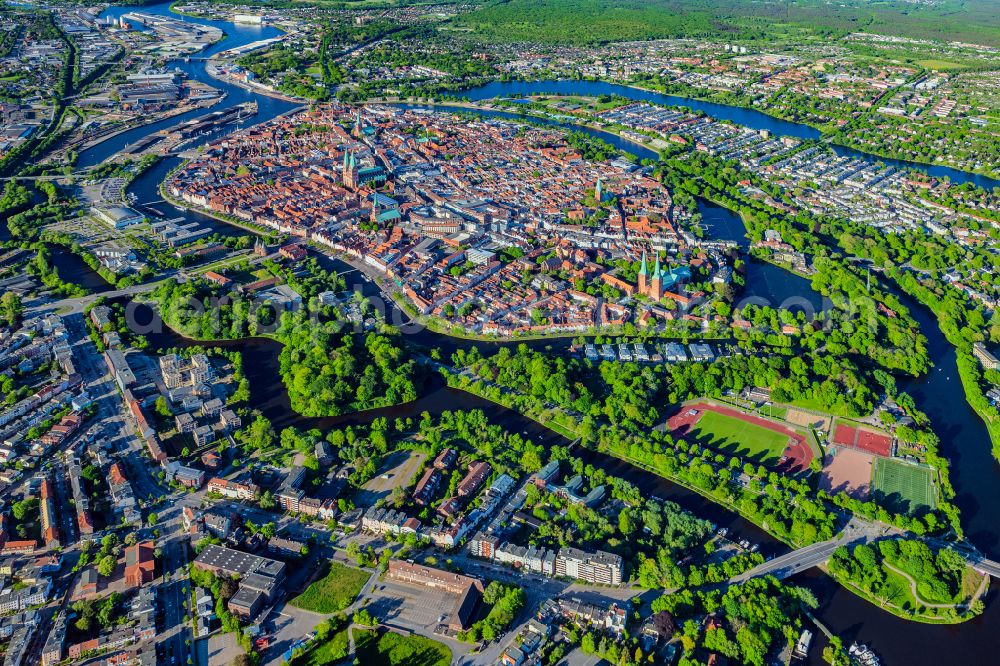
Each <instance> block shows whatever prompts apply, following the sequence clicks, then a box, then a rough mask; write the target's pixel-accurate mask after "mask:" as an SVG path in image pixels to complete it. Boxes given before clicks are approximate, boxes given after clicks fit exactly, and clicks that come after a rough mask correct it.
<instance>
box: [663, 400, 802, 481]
mask: <svg viewBox="0 0 1000 666" xmlns="http://www.w3.org/2000/svg"><path fill="white" fill-rule="evenodd" d="M692 410H694V411H695V412H696V413H695V414H691V411H692ZM706 411H713V412H717V413H719V414H723V415H724V416H729V417H732V418H735V419H739V420H740V421H745V422H747V423H752V424H753V425H755V426H760V427H761V428H767V429H768V430H773V431H774V432H778V433H781V434H782V435H787V436H788V445H787V446H786V447H785V450H784V452H783V453H782V455H783V456H785V458H787V460H785V462H784V463H783V464H781V465H779V466H778V467H777V469H778V471H780V472H787V473H791V474H794V473H797V472H804V471H806V470H808V469H809V463H811V462H812V459H813V451H812V448H810V446H809V443H808V442H806V438H805V435H802V434H801V433H799V432H796V431H795V430H793V429H792V428H789V427H788V426H784V425H781V424H780V423H775V422H774V421H769V420H767V419H765V418H761V417H759V416H754V415H752V414H744V413H743V412H741V411H737V410H735V409H730V408H729V407H723V406H721V405H715V404H708V403H704V402H699V403H695V404H693V405H684V406H683V407H682V408H681V410H680V411H679V412H677V413H676V414H674V415H673V416H671V417H670V418H669V419H667V428H668V429H669V430H670V433H671V434H672V435H674V436H675V437H683V436H684V435H686V434H687V433H688V432H689V431H690V430H691V426H693V425H694V424H695V423H697V422H698V421H699V420H700V419H701V415H702V414H704V413H705V412H706Z"/></svg>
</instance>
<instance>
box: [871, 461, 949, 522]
mask: <svg viewBox="0 0 1000 666" xmlns="http://www.w3.org/2000/svg"><path fill="white" fill-rule="evenodd" d="M933 481H934V472H933V470H931V469H929V468H927V467H921V466H920V465H913V464H911V463H908V462H903V461H902V460H896V459H893V458H876V462H875V473H874V475H873V481H872V490H873V493H874V496H875V499H876V500H881V501H882V502H887V503H888V504H889V506H890V507H891V508H893V509H894V510H896V511H900V512H904V513H913V512H914V511H917V510H919V509H922V508H924V507H926V508H929V509H933V508H934V507H935V506H936V505H937V503H936V501H935V499H934V483H933Z"/></svg>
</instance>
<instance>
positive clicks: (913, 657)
mask: <svg viewBox="0 0 1000 666" xmlns="http://www.w3.org/2000/svg"><path fill="white" fill-rule="evenodd" d="M141 10H142V11H146V12H154V13H160V14H163V13H168V12H169V9H168V5H167V4H161V5H152V6H148V7H143V8H141ZM126 11H129V9H127V8H120V7H119V8H111V9H110V10H108V11H107V12H105V14H103V15H102V16H108V15H110V16H118V15H120V14H122V13H124V12H126ZM189 20H194V19H189ZM205 22H206V23H211V24H212V25H216V26H217V27H221V28H223V29H224V30H225V31H226V33H227V35H228V36H227V38H226V40H224V41H223V42H222V43H220V44H217V45H215V46H213V47H211V48H209V49H208V50H207V51H206V53H209V54H210V53H215V52H218V51H219V50H224V49H226V48H231V47H233V46H236V45H239V44H246V43H249V42H252V41H256V40H258V39H264V38H266V37H271V36H274V35H276V34H277V32H276V31H275V29H273V28H269V27H265V28H260V27H252V26H244V25H234V24H232V23H228V22H208V21H205ZM177 64H178V65H179V66H181V68H182V69H183V70H184V71H186V72H187V74H188V75H189V76H190V77H191V78H194V79H197V80H200V81H204V82H206V83H208V84H210V85H213V86H216V87H219V88H222V89H224V90H225V91H226V92H227V93H228V95H227V98H226V99H225V100H224V101H223V102H220V104H224V105H232V104H236V103H238V102H243V101H251V100H254V101H257V102H258V104H259V105H260V113H259V114H258V116H257V117H256V118H255V119H253V122H262V121H265V120H268V119H270V118H273V117H274V116H276V115H278V114H280V113H282V112H284V111H287V110H289V109H291V108H293V106H294V105H292V104H290V103H288V102H284V101H281V100H276V99H272V98H266V97H262V96H259V95H256V94H253V93H250V92H248V91H245V90H243V89H242V88H238V87H236V86H233V85H230V84H228V83H223V82H220V81H216V80H214V79H212V78H211V77H208V75H207V74H206V73H205V72H204V65H203V63H201V62H192V63H188V64H183V63H177ZM470 93H471V94H470ZM532 93H548V94H555V93H564V94H590V95H595V94H603V93H609V94H620V95H624V96H627V97H630V98H632V99H637V100H647V101H655V102H658V103H664V104H672V105H682V106H687V107H689V108H694V109H699V110H702V111H705V112H706V113H711V114H712V115H714V116H716V117H719V118H723V119H729V120H733V121H734V122H739V123H741V124H745V125H747V126H749V127H755V128H757V129H769V130H771V131H773V132H774V133H776V134H786V135H791V136H798V137H803V138H815V137H816V136H817V135H818V133H817V132H816V130H814V129H812V128H808V127H805V126H801V125H796V124H794V123H788V122H786V121H781V120H777V119H775V118H772V117H770V116H767V115H765V114H762V113H760V112H757V111H752V110H746V109H736V108H732V107H726V106H722V105H718V104H710V103H707V102H697V101H694V100H688V99H684V98H679V97H673V96H669V95H661V94H659V93H651V92H645V91H639V90H637V89H634V88H629V87H626V86H618V85H614V84H607V83H597V82H587V81H558V82H545V83H533V84H528V83H520V82H518V83H503V84H500V83H498V84H490V85H489V86H484V87H482V88H479V89H476V91H469V92H466V93H464V94H465V95H467V96H470V97H472V98H473V99H485V98H487V97H493V96H497V95H506V96H509V95H526V94H532ZM200 113H205V110H199V111H198V112H196V113H195V114H194V115H197V114H200ZM180 120H181V118H174V119H171V120H170V121H168V122H166V124H165V125H164V126H169V125H171V124H173V123H176V122H179V121H180ZM154 129H158V127H156V125H152V126H148V127H146V128H141V129H138V130H133V131H132V132H130V133H126V134H123V135H121V136H119V137H116V138H114V139H110V140H109V141H108V142H105V143H102V144H100V145H99V146H97V147H95V148H93V149H91V151H85V152H84V153H83V154H81V165H85V164H88V163H89V164H95V163H97V162H99V161H101V160H102V159H104V158H106V157H107V156H109V155H110V154H112V153H113V152H115V151H116V150H118V149H120V148H121V147H122V146H124V145H125V143H127V142H129V141H134V140H136V139H137V138H140V137H142V136H144V135H146V134H147V133H148V132H150V131H153V130H154ZM608 136H610V135H608ZM210 138H211V137H204V139H203V140H208V139H210ZM602 138H604V137H602ZM614 138H615V139H618V137H614ZM607 140H609V141H611V140H610V139H607ZM615 145H619V144H617V143H616V144H615ZM630 148H631V150H630V152H635V150H634V149H635V146H630ZM859 154H860V153H859ZM102 155H103V157H102ZM869 159H871V158H870V157H869ZM176 164H177V161H176V160H166V161H164V162H163V163H161V164H160V165H157V166H156V167H154V168H153V169H151V170H150V171H148V172H147V173H145V174H143V175H142V176H140V177H139V178H138V179H137V180H136V181H135V182H134V183H133V184H132V186H130V188H129V191H130V192H135V193H136V194H137V196H138V197H139V202H140V203H149V202H151V201H155V200H158V199H159V195H158V194H157V193H156V192H157V185H158V183H159V182H160V181H162V179H163V177H164V176H165V174H166V172H167V171H169V170H170V169H171V168H172V167H173V166H174V165H176ZM914 168H918V169H921V170H924V171H926V172H927V173H930V174H931V175H935V176H939V177H940V176H944V175H947V176H949V177H950V178H952V180H953V181H954V182H965V181H967V180H973V181H974V182H977V183H979V184H985V185H986V186H992V185H996V184H997V183H996V182H995V181H992V182H990V181H989V179H985V180H984V179H983V178H982V177H979V176H973V175H971V174H966V173H964V172H960V171H955V170H953V169H947V168H946V167H924V166H921V165H915V167H914ZM157 207H158V208H164V209H167V210H168V211H169V212H167V215H168V216H172V215H173V214H185V215H186V216H188V217H190V216H191V214H190V213H184V212H183V211H180V210H178V209H175V208H173V207H171V206H169V205H167V204H157ZM700 208H701V212H702V214H703V217H704V218H705V220H706V226H707V227H708V228H710V229H711V230H712V231H713V232H714V233H716V234H717V235H718V236H719V237H723V238H725V237H732V238H733V239H734V240H739V241H741V242H745V239H742V238H740V237H741V236H742V232H741V228H742V223H741V222H740V220H739V219H738V218H737V217H736V216H734V215H732V214H731V213H729V212H728V211H725V210H724V209H721V208H719V207H717V206H712V205H711V204H707V203H705V202H703V203H702V204H701V206H700ZM200 219H204V220H206V222H207V221H208V218H200ZM211 223H212V224H213V226H215V227H216V228H219V224H218V223H215V222H214V221H213V222H211ZM726 234H728V236H727V235H726ZM328 261H331V262H333V261H334V260H328ZM331 265H333V266H335V267H341V266H342V264H339V263H336V264H331ZM757 266H758V267H759V268H757V269H755V268H753V267H751V269H750V270H751V273H750V276H751V278H755V279H752V280H751V282H752V283H753V286H752V289H760V292H758V293H761V294H766V295H767V296H768V297H770V298H771V302H779V303H780V302H782V301H785V300H787V298H793V297H801V298H803V299H805V301H807V302H809V303H819V301H818V300H817V297H816V295H815V294H814V293H812V292H811V290H810V289H809V288H808V281H806V280H804V279H802V278H798V277H796V276H793V275H791V274H790V273H787V272H784V271H782V270H781V269H778V268H776V267H773V266H770V265H768V264H758V265H757ZM754 270H758V271H759V272H758V273H753V271H754ZM756 278H760V279H756ZM760 284H763V286H762V287H758V286H757V285H760ZM363 288H364V289H365V291H366V293H369V294H375V293H376V292H377V288H376V287H375V286H374V285H373V284H371V283H366V285H364V287H363ZM904 302H905V303H906V304H907V305H908V306H909V307H911V309H912V310H913V314H914V316H915V317H916V319H917V321H918V322H919V323H920V325H921V329H922V330H923V332H924V333H925V335H926V336H927V338H928V346H929V352H930V355H931V358H932V360H933V361H934V363H935V368H934V370H933V371H932V372H930V373H928V374H927V375H926V376H924V377H921V378H918V379H916V380H913V381H910V382H907V383H904V384H903V386H902V388H904V389H905V390H907V391H909V392H910V393H911V394H912V395H913V397H914V399H915V400H916V402H917V406H918V407H919V408H920V409H922V410H923V411H924V412H926V413H927V414H928V415H929V416H930V417H931V419H932V421H933V424H934V427H935V430H936V431H937V432H938V434H939V435H940V436H941V438H942V441H943V447H944V453H945V454H946V455H947V456H948V458H949V459H950V460H951V462H952V481H953V484H954V486H955V488H956V490H957V491H958V499H957V503H958V505H959V507H960V508H961V510H962V519H963V523H964V525H965V526H966V530H967V532H968V534H969V536H970V537H971V538H972V540H973V542H974V543H976V545H977V546H978V547H979V548H981V549H982V550H984V552H986V553H987V554H988V555H990V556H991V557H993V558H1000V539H998V529H1000V527H998V526H1000V467H998V465H997V464H996V462H995V461H994V460H993V458H992V456H991V453H990V443H989V436H988V434H987V432H986V429H985V427H984V425H983V423H982V421H981V420H980V419H979V417H978V416H977V415H976V414H975V413H974V412H973V411H972V410H971V409H970V408H969V407H968V405H967V404H966V402H965V399H964V394H963V393H962V390H961V384H960V381H959V378H958V373H957V367H956V364H955V354H954V350H953V349H952V347H951V345H950V344H949V343H948V342H947V340H945V339H944V336H943V335H942V334H941V332H940V330H939V329H938V327H937V325H936V322H935V321H934V320H933V318H932V317H931V316H930V314H929V313H928V312H927V311H926V310H925V309H923V308H921V307H918V306H916V304H915V303H913V302H912V300H910V299H905V298H904ZM412 339H413V340H414V341H415V342H418V343H419V344H422V345H427V346H439V347H442V348H443V349H445V350H446V353H447V350H450V349H454V348H457V347H460V346H461V347H468V346H469V345H471V344H473V343H469V342H466V341H463V340H457V339H455V338H450V337H447V336H443V335H438V334H434V333H431V332H429V331H424V332H423V333H421V334H419V336H418V337H415V338H412ZM152 342H153V343H154V345H158V346H174V345H180V344H199V343H194V342H192V341H187V340H184V339H183V338H180V336H176V335H175V334H172V333H169V332H167V333H163V334H160V335H158V336H153V340H152ZM475 344H480V346H482V347H483V348H484V351H491V350H493V349H496V348H497V347H498V346H499V345H500V344H503V343H475ZM508 344H516V343H508ZM531 344H532V346H534V347H536V348H545V347H552V349H553V352H554V353H559V352H560V351H561V350H562V349H563V348H564V345H565V342H559V341H554V342H533V343H531ZM207 346H224V347H228V348H232V347H237V348H239V349H241V350H242V351H244V352H245V355H246V358H247V359H248V361H249V362H247V363H245V364H244V367H245V369H246V372H247V377H248V380H249V382H250V391H251V401H252V403H253V404H254V405H255V406H256V407H259V408H260V409H261V410H262V411H263V412H264V414H265V415H266V416H268V418H270V419H271V420H272V421H273V422H274V424H275V426H276V427H278V428H281V427H286V426H289V425H295V426H297V427H300V428H312V427H317V428H320V429H328V428H331V427H338V426H344V425H347V424H349V423H365V422H369V421H370V420H371V419H372V418H374V417H376V416H387V417H390V418H395V417H397V416H416V415H419V414H420V413H421V412H422V411H424V410H426V411H429V412H431V413H440V412H441V411H443V410H445V409H471V408H481V409H484V411H486V412H487V413H488V415H489V416H490V418H491V419H493V420H495V421H496V422H499V423H503V424H505V425H506V426H508V427H510V428H512V429H514V430H518V431H522V432H525V433H527V434H529V435H530V436H531V437H532V438H533V439H535V440H536V441H540V442H547V443H558V442H562V441H564V440H562V439H561V438H560V437H559V436H557V435H555V434H554V433H552V432H550V431H548V430H546V429H544V428H542V427H541V426H538V424H535V423H534V422H532V421H530V420H528V419H526V418H524V417H522V416H520V415H518V414H516V413H514V412H511V411H509V410H505V409H503V408H500V407H498V406H496V405H493V404H492V403H489V402H487V401H485V400H481V399H479V398H476V397H475V396H471V395H468V394H466V393H463V392H460V391H455V390H452V389H448V388H447V387H445V386H443V385H442V383H441V380H440V379H437V378H431V379H430V380H429V383H428V385H427V386H425V390H424V393H423V395H422V396H421V397H420V398H419V399H418V400H417V401H414V402H413V403H410V404H408V405H400V406H396V407H391V408H386V409H382V410H375V411H373V412H366V413H363V414H353V415H348V416H341V417H330V418H322V419H309V418H305V417H302V416H300V415H297V414H295V413H294V412H293V411H292V410H291V407H290V405H289V402H288V395H287V393H286V392H285V390H284V387H283V385H282V384H281V382H280V381H279V380H278V362H277V358H278V354H279V353H280V346H279V345H278V343H276V342H273V341H271V340H250V341H239V342H224V343H211V344H208V345H207ZM586 455H587V456H588V459H589V460H590V461H592V462H594V463H595V464H601V466H603V467H605V468H606V469H608V470H609V471H610V472H612V473H615V474H619V475H621V476H624V477H625V478H628V479H629V480H631V481H632V482H634V483H636V484H637V485H638V486H639V487H640V488H642V489H643V491H644V492H647V493H649V494H651V495H653V494H655V495H657V496H660V497H664V498H666V499H673V500H675V501H678V502H679V503H681V504H682V505H683V506H685V507H686V508H689V509H690V510H692V511H693V512H695V513H697V514H699V515H702V516H705V517H708V518H710V519H711V520H713V521H714V522H717V523H719V524H722V525H728V526H731V528H732V529H733V530H734V532H735V533H736V534H741V535H746V536H747V538H751V539H753V540H755V541H757V542H760V543H763V544H764V548H765V550H770V551H771V552H776V551H779V550H782V549H783V547H782V546H780V545H779V544H777V543H775V542H774V540H773V539H770V538H769V537H767V536H766V535H764V534H763V533H761V532H760V530H758V529H757V528H756V527H754V526H752V525H749V524H747V523H746V522H745V521H743V520H741V519H740V518H738V517H736V516H734V515H732V514H730V513H728V512H725V511H723V510H722V509H720V508H719V507H718V506H716V505H715V504H713V503H711V502H709V501H707V500H705V499H703V498H702V497H701V496H699V495H697V494H695V493H693V492H690V491H687V490H685V489H683V488H679V487H677V486H675V485H674V484H671V483H669V482H667V481H665V480H663V479H660V478H659V477H656V476H654V475H651V474H649V473H646V472H643V471H641V470H638V469H636V468H634V467H632V466H630V465H627V464H626V463H622V462H620V461H618V460H614V459H610V458H607V457H606V456H601V455H600V454H595V453H590V452H586ZM796 582H799V583H801V584H804V585H807V586H809V587H810V588H812V589H814V590H815V591H816V592H817V595H818V597H819V598H820V600H821V608H820V610H819V612H818V613H817V616H818V618H819V619H820V620H821V621H822V622H823V623H825V624H826V625H827V626H828V627H829V628H831V629H832V630H833V631H834V632H836V633H837V634H839V635H841V636H843V637H844V638H845V640H847V641H848V642H850V641H851V640H860V641H863V642H866V643H869V644H871V645H872V646H874V648H875V649H876V650H877V651H878V653H879V654H880V655H881V656H882V657H883V659H884V663H888V664H904V663H976V664H986V663H992V662H993V660H994V659H995V657H994V655H993V652H992V650H993V648H992V644H993V642H994V640H995V636H996V635H997V633H998V632H1000V604H997V603H995V599H996V596H997V593H996V592H995V591H991V592H990V594H989V595H988V597H987V599H986V602H987V608H986V612H985V613H984V614H983V616H981V617H980V618H977V619H976V620H973V621H971V622H967V623H964V624H961V625H955V626H928V625H920V624H915V623H909V622H904V621H902V620H900V619H898V618H896V617H894V616H892V615H890V614H888V613H884V612H882V611H879V610H878V609H877V608H875V607H874V606H872V605H870V604H868V603H867V602H864V601H862V600H861V599H859V598H858V597H856V596H854V595H853V594H851V593H849V592H847V591H846V590H844V589H842V588H840V587H838V586H837V585H836V584H834V583H833V582H832V581H831V580H830V579H829V578H827V577H825V576H823V575H821V574H818V573H816V572H810V573H806V574H803V575H801V576H799V577H797V578H796ZM820 647H821V646H819V645H817V646H814V648H813V650H812V652H811V655H810V663H815V664H820V663H822V660H821V659H820V652H821V650H820Z"/></svg>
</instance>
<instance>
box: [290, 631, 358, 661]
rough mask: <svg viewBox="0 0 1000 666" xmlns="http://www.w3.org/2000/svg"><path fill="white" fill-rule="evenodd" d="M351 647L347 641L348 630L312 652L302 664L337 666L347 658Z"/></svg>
mask: <svg viewBox="0 0 1000 666" xmlns="http://www.w3.org/2000/svg"><path fill="white" fill-rule="evenodd" d="M348 647H350V645H349V642H348V639H347V629H344V630H343V631H338V632H337V633H335V634H333V635H332V636H330V638H328V639H327V640H326V642H324V643H322V644H321V645H318V646H317V647H316V648H315V649H313V650H310V651H309V653H308V654H306V655H305V658H304V659H303V660H302V662H301V664H302V665H304V666H326V665H327V664H335V663H337V662H338V661H340V660H341V659H343V658H344V657H346V656H347V649H348ZM299 664H300V662H298V661H296V666H299Z"/></svg>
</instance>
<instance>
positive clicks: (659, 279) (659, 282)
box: [649, 253, 663, 301]
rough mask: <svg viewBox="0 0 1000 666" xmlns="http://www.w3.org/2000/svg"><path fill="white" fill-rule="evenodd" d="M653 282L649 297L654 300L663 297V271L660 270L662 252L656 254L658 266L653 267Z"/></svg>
mask: <svg viewBox="0 0 1000 666" xmlns="http://www.w3.org/2000/svg"><path fill="white" fill-rule="evenodd" d="M652 282H653V284H652V287H651V289H650V291H649V297H650V298H652V299H653V300H654V301H658V300H660V299H661V298H663V271H662V270H660V254H659V253H657V254H656V266H655V267H654V268H653V280H652Z"/></svg>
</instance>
